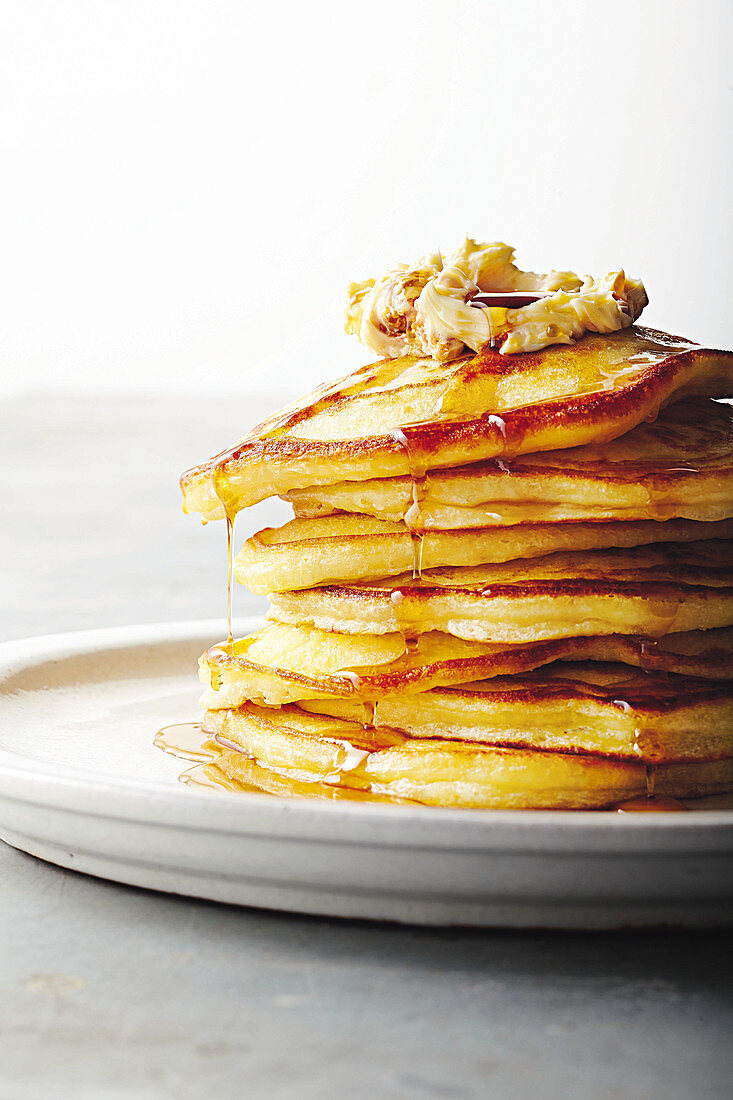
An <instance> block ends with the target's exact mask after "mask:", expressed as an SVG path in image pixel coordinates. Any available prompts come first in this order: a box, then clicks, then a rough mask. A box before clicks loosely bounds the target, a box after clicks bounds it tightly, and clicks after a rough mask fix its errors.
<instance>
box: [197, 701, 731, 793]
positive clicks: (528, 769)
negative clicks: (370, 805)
mask: <svg viewBox="0 0 733 1100" xmlns="http://www.w3.org/2000/svg"><path fill="white" fill-rule="evenodd" d="M206 726H207V729H208V730H210V731H211V732H212V733H213V735H214V738H215V741H216V743H217V744H218V746H219V750H220V754H221V755H220V757H219V759H218V760H217V764H218V767H219V768H221V769H222V770H223V771H224V772H225V774H226V775H228V776H229V777H231V779H232V780H234V781H239V782H242V781H243V782H245V783H246V784H248V785H253V786H258V785H260V782H261V776H262V772H266V773H269V774H270V775H271V776H272V777H273V780H274V786H275V789H276V790H277V791H278V793H285V792H287V793H288V794H298V793H304V794H307V795H308V796H311V797H313V796H321V797H333V795H331V794H329V792H328V790H327V789H328V788H333V789H334V790H338V789H340V790H342V791H348V790H353V791H355V792H358V793H360V794H361V795H372V794H373V795H376V796H378V797H380V798H384V797H388V798H390V799H394V800H397V801H404V800H408V801H414V802H422V803H425V804H427V805H437V806H455V807H466V808H491V809H540V808H551V809H599V808H603V807H606V806H610V805H613V804H614V803H617V802H620V801H623V800H626V799H629V798H634V797H638V796H643V795H644V793H646V792H647V791H648V789H649V786H648V784H649V773H648V769H647V766H646V765H645V764H644V763H642V762H636V761H630V760H623V759H615V758H611V757H606V756H598V755H588V754H579V753H561V752H545V751H542V750H538V749H518V748H503V747H496V746H492V745H486V744H481V743H476V742H470V741H458V740H450V739H437V738H413V737H406V736H405V735H404V734H402V733H400V731H398V730H394V729H387V728H383V727H379V728H377V729H370V730H364V729H363V728H362V727H361V725H360V724H359V723H358V722H348V721H344V720H342V719H338V718H331V717H324V716H323V715H319V714H309V713H307V712H305V711H304V710H302V709H301V708H299V707H295V706H290V707H279V708H263V707H257V706H255V705H253V704H244V705H243V706H241V707H238V708H236V709H229V710H219V711H213V712H211V713H210V714H207V716H206ZM266 782H267V781H266V780H265V784H266ZM301 785H302V786H301ZM654 786H655V792H656V793H659V794H664V795H671V796H673V797H676V798H690V797H699V796H702V795H707V794H715V793H719V792H722V791H726V790H729V789H730V788H731V786H733V761H732V760H731V759H723V760H713V761H709V760H704V761H699V760H695V761H694V762H691V763H677V762H675V763H665V764H660V765H658V766H656V768H655V775H654ZM324 788H325V789H324ZM264 789H268V788H267V786H266V785H265V786H264Z"/></svg>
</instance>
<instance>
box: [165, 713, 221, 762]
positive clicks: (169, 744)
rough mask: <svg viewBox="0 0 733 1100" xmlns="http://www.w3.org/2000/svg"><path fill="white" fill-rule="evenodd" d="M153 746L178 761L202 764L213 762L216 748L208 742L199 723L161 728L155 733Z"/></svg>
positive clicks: (182, 723) (185, 723) (186, 723)
mask: <svg viewBox="0 0 733 1100" xmlns="http://www.w3.org/2000/svg"><path fill="white" fill-rule="evenodd" d="M153 744H154V745H155V747H156V748H157V749H162V750H163V752H167V753H168V755H169V756H175V757H177V758H178V759H179V760H191V761H194V760H195V761H197V762H199V763H203V762H204V761H208V760H215V759H216V757H217V755H218V754H217V751H216V747H215V746H214V745H213V743H212V742H211V741H210V740H209V734H207V733H206V732H205V731H204V728H203V726H202V725H201V723H200V722H179V723H177V724H176V725H174V726H163V729H161V730H158V732H157V733H156V735H155V737H154V739H153Z"/></svg>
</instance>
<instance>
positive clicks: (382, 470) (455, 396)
mask: <svg viewBox="0 0 733 1100" xmlns="http://www.w3.org/2000/svg"><path fill="white" fill-rule="evenodd" d="M731 363H733V354H732V353H730V352H724V351H712V350H710V349H707V348H701V347H699V346H697V345H695V344H691V343H690V342H689V341H686V340H683V339H681V338H678V337H673V336H669V335H668V334H667V333H662V332H657V331H656V330H654V329H646V328H641V327H638V326H632V327H631V328H627V329H624V330H623V331H621V332H617V333H612V334H608V335H596V334H588V335H586V336H585V337H584V338H583V339H582V340H580V341H579V342H578V343H577V344H575V345H573V346H570V347H565V346H553V347H547V348H544V349H542V350H540V351H534V352H529V353H526V354H520V355H512V356H503V355H501V354H500V353H499V352H498V351H497V350H495V349H492V348H487V349H485V350H484V351H482V352H480V353H479V354H478V355H471V356H466V357H464V358H461V359H457V360H454V361H452V362H450V363H448V364H439V363H437V362H436V361H435V360H432V359H418V358H415V357H414V356H404V357H402V358H399V359H388V360H383V361H381V362H378V363H373V364H370V365H368V366H366V367H363V368H361V370H359V371H357V372H356V373H355V374H353V375H350V376H348V377H346V378H343V379H340V380H338V381H337V382H335V383H332V384H331V385H327V386H323V387H321V388H320V389H319V390H316V391H315V393H313V394H310V395H309V396H308V397H306V398H304V399H303V400H302V401H299V402H296V403H295V404H293V405H291V406H289V407H288V408H287V409H284V410H283V411H282V412H281V413H278V414H276V415H275V416H273V417H270V418H269V419H268V420H266V421H264V422H263V423H262V424H260V425H258V426H257V427H256V428H255V429H254V430H253V431H252V432H251V434H250V435H248V436H246V437H245V438H244V439H243V440H241V442H239V443H238V444H236V445H235V446H234V447H232V448H231V449H230V450H229V451H225V452H223V453H222V454H221V455H218V456H217V457H216V458H215V459H212V460H211V461H209V462H207V463H204V464H203V465H201V466H197V467H195V468H194V469H191V470H188V471H187V472H186V473H185V474H184V475H183V477H182V479H181V486H182V489H183V500H184V509H185V510H186V511H188V512H200V513H201V515H202V516H203V517H204V519H206V520H209V519H218V518H221V517H222V516H223V515H224V509H225V507H226V510H227V512H228V513H229V515H230V516H231V515H233V514H235V513H236V512H237V511H239V510H241V509H242V508H245V507H247V506H249V505H251V504H255V503H257V501H260V500H264V499H265V498H266V497H269V496H276V495H280V494H284V493H288V492H290V491H291V490H293V489H299V488H306V487H308V486H313V485H331V484H334V483H336V482H342V481H368V480H370V479H373V478H382V477H395V476H404V475H409V474H412V473H414V472H415V471H416V470H422V469H430V470H432V469H436V468H440V467H452V466H461V465H464V464H466V463H472V462H480V461H484V460H486V459H491V458H496V457H505V458H506V457H508V456H511V457H513V456H515V455H520V454H529V453H535V452H539V451H554V450H557V449H558V448H567V447H577V446H582V445H584V444H588V443H602V442H607V441H609V440H612V439H616V438H617V437H619V436H621V435H623V434H624V433H625V432H628V431H631V429H632V428H635V427H636V426H637V425H638V424H640V423H641V422H642V421H644V420H645V419H651V418H654V417H656V416H657V414H658V413H659V410H660V408H663V407H664V406H665V405H668V404H671V403H673V402H674V401H680V400H682V399H685V398H689V397H693V396H709V397H724V396H726V395H727V394H728V393H729V392H730V389H731V385H730V377H731ZM222 502H223V503H222Z"/></svg>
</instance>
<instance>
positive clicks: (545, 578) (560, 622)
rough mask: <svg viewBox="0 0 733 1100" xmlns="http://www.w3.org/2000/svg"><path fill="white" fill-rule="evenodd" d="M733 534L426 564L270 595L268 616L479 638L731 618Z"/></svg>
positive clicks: (683, 625)
mask: <svg viewBox="0 0 733 1100" xmlns="http://www.w3.org/2000/svg"><path fill="white" fill-rule="evenodd" d="M732 564H733V542H732V541H723V540H711V541H709V542H700V543H689V544H687V545H685V544H684V543H682V544H678V543H661V544H659V545H657V546H641V547H635V548H634V549H630V550H595V551H588V552H586V553H575V554H555V555H551V556H550V558H549V559H548V558H535V559H531V558H523V559H520V560H519V561H515V562H508V563H505V564H503V565H483V566H478V567H468V568H465V567H464V568H454V569H442V570H431V571H429V572H427V573H425V572H424V573H423V575H422V577H421V578H418V579H416V580H413V579H412V578H411V575H410V574H406V575H403V576H401V577H394V578H391V579H386V580H382V581H379V582H378V583H375V584H366V583H362V584H354V585H331V586H328V587H325V588H308V589H305V590H301V591H295V592H284V593H278V594H276V595H273V596H272V597H271V601H270V602H271V610H270V613H269V615H268V618H270V619H273V620H275V621H277V622H282V623H295V624H302V623H308V624H310V625H312V626H316V627H318V628H319V629H321V630H328V631H338V632H342V633H362V634H385V633H390V632H394V631H398V632H401V633H403V634H409V635H410V636H413V637H414V636H416V635H419V634H422V633H425V632H427V631H434V630H440V631H443V632H445V633H447V634H453V635H455V636H456V637H458V638H466V639H470V640H475V641H484V642H525V641H527V642H533V641H540V640H542V639H545V638H571V637H574V636H575V635H597V634H619V633H624V634H646V635H649V636H651V637H657V636H659V635H662V634H666V633H668V632H670V631H689V630H705V629H707V628H710V627H724V626H731V625H733V569H732V568H731V565H732Z"/></svg>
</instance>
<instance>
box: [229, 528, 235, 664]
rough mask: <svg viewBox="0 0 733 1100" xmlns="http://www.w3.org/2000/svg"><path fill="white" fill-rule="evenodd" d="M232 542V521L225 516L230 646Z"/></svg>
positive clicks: (230, 639)
mask: <svg viewBox="0 0 733 1100" xmlns="http://www.w3.org/2000/svg"><path fill="white" fill-rule="evenodd" d="M233 541H234V521H233V520H231V519H230V518H229V516H227V644H228V645H230V646H231V644H232V642H233V641H234V638H233V636H232V580H233V573H234V569H233V566H234V562H233V559H232V543H233Z"/></svg>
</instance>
